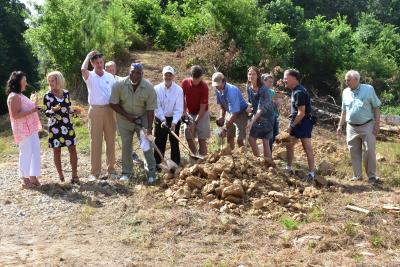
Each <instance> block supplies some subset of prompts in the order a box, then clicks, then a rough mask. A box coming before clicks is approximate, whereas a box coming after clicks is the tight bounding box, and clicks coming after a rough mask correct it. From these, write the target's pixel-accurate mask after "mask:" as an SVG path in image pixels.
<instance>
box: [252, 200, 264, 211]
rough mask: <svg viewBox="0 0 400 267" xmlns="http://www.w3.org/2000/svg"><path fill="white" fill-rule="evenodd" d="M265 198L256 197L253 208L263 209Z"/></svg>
mask: <svg viewBox="0 0 400 267" xmlns="http://www.w3.org/2000/svg"><path fill="white" fill-rule="evenodd" d="M264 203H265V200H264V199H262V198H261V199H255V200H254V201H253V208H254V209H256V210H259V209H262V208H263V207H264Z"/></svg>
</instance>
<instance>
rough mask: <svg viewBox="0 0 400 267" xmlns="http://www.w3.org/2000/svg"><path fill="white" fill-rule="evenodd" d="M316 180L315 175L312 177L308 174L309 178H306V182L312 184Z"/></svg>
mask: <svg viewBox="0 0 400 267" xmlns="http://www.w3.org/2000/svg"><path fill="white" fill-rule="evenodd" d="M314 179H315V175H312V174H311V173H309V174H307V176H306V177H304V180H305V181H306V182H307V183H312V182H314Z"/></svg>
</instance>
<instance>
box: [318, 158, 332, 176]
mask: <svg viewBox="0 0 400 267" xmlns="http://www.w3.org/2000/svg"><path fill="white" fill-rule="evenodd" d="M335 172H336V169H335V166H334V165H333V164H332V163H331V162H328V161H326V160H323V161H322V162H321V163H320V164H319V165H318V173H319V174H321V175H332V174H334V173H335Z"/></svg>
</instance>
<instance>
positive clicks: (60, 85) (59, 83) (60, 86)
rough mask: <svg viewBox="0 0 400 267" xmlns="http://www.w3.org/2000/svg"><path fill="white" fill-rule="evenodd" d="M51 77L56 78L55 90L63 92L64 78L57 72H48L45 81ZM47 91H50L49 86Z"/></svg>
mask: <svg viewBox="0 0 400 267" xmlns="http://www.w3.org/2000/svg"><path fill="white" fill-rule="evenodd" d="M52 76H53V77H55V78H56V81H57V89H58V90H63V89H65V88H64V86H65V79H64V76H63V75H62V73H61V72H59V71H52V72H50V73H49V74H47V80H49V78H50V77H52ZM49 89H50V90H51V88H50V85H49Z"/></svg>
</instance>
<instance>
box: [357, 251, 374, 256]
mask: <svg viewBox="0 0 400 267" xmlns="http://www.w3.org/2000/svg"><path fill="white" fill-rule="evenodd" d="M360 255H363V256H367V257H375V254H374V253H371V252H368V251H362V252H360Z"/></svg>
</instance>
